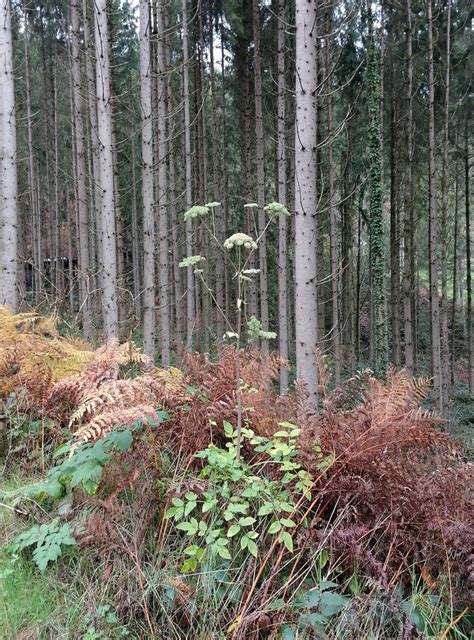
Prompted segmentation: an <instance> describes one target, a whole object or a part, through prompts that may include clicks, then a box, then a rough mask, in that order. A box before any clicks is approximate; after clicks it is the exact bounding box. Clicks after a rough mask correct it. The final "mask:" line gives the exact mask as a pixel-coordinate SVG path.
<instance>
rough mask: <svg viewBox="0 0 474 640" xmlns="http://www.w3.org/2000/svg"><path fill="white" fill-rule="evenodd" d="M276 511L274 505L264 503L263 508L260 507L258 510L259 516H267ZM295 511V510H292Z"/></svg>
mask: <svg viewBox="0 0 474 640" xmlns="http://www.w3.org/2000/svg"><path fill="white" fill-rule="evenodd" d="M273 511H274V507H273V504H272V503H271V502H264V503H263V504H262V506H261V507H260V509H259V510H258V514H257V515H259V516H267V515H269V514H270V513H273ZM292 511H293V509H292Z"/></svg>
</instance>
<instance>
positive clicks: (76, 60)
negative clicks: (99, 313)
mask: <svg viewBox="0 0 474 640" xmlns="http://www.w3.org/2000/svg"><path fill="white" fill-rule="evenodd" d="M79 11H80V0H71V62H72V96H73V108H74V113H73V118H74V123H75V127H74V133H75V145H74V148H75V153H76V171H77V197H78V200H77V213H78V226H79V264H80V272H79V282H80V284H79V291H80V293H81V296H82V298H81V299H80V300H79V308H80V309H81V316H82V327H83V331H84V338H85V339H86V340H91V339H92V310H91V301H90V298H89V295H88V289H89V284H88V279H89V273H90V256H89V215H88V210H87V175H86V147H85V144H84V116H83V104H82V94H81V87H82V78H81V49H80V43H81V27H80V19H79V15H80V13H79Z"/></svg>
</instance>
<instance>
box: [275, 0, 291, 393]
mask: <svg viewBox="0 0 474 640" xmlns="http://www.w3.org/2000/svg"><path fill="white" fill-rule="evenodd" d="M285 24H286V13H285V0H278V27H277V73H278V75H277V84H278V96H277V171H278V173H277V179H278V202H280V203H281V204H283V205H284V206H285V207H286V206H287V198H286V140H285V130H286V86H285ZM278 346H279V350H280V356H281V357H282V358H284V359H285V360H288V355H289V350H288V234H287V217H286V216H284V215H281V216H279V220H278ZM280 393H281V395H282V396H286V395H287V394H288V367H287V366H282V367H281V368H280Z"/></svg>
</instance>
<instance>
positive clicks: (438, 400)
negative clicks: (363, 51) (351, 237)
mask: <svg viewBox="0 0 474 640" xmlns="http://www.w3.org/2000/svg"><path fill="white" fill-rule="evenodd" d="M427 4H428V89H429V93H428V105H429V115H428V118H429V120H428V173H429V187H428V188H429V260H430V304H431V314H430V315H431V318H430V321H431V358H432V373H433V399H434V403H435V406H436V408H437V410H438V411H439V413H440V414H441V415H443V413H444V402H443V389H442V384H441V337H440V316H439V293H438V229H437V225H438V216H437V208H436V157H435V153H436V140H435V79H434V60H433V8H432V0H427Z"/></svg>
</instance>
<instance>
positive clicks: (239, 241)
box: [224, 233, 257, 249]
mask: <svg viewBox="0 0 474 640" xmlns="http://www.w3.org/2000/svg"><path fill="white" fill-rule="evenodd" d="M233 247H245V248H246V249H256V248H257V243H256V242H255V240H252V238H251V237H250V236H248V235H247V234H246V233H234V234H233V235H232V236H230V238H227V240H225V241H224V249H232V248H233Z"/></svg>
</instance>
